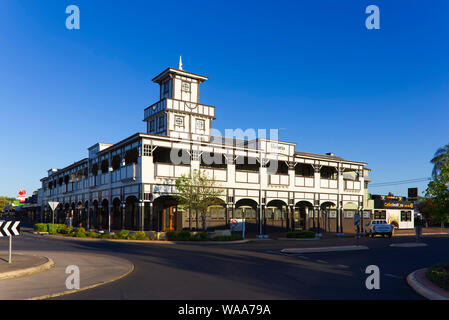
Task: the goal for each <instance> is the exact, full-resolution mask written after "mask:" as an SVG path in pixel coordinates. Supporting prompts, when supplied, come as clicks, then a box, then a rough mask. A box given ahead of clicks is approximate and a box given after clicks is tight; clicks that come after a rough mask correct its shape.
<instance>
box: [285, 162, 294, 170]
mask: <svg viewBox="0 0 449 320" xmlns="http://www.w3.org/2000/svg"><path fill="white" fill-rule="evenodd" d="M285 163H286V164H287V166H288V170H295V166H296V162H295V161H285Z"/></svg>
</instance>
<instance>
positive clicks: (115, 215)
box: [111, 198, 123, 230]
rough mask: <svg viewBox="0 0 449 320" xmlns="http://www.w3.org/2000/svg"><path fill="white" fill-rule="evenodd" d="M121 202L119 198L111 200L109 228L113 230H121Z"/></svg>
mask: <svg viewBox="0 0 449 320" xmlns="http://www.w3.org/2000/svg"><path fill="white" fill-rule="evenodd" d="M120 204H121V201H120V199H119V198H114V200H112V215H111V228H112V229H113V230H121V229H123V220H122V210H121V208H120Z"/></svg>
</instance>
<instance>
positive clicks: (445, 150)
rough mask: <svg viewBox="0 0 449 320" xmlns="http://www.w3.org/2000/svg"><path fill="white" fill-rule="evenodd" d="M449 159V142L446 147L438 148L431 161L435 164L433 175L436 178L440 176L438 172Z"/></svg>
mask: <svg viewBox="0 0 449 320" xmlns="http://www.w3.org/2000/svg"><path fill="white" fill-rule="evenodd" d="M448 160H449V144H447V145H445V146H444V147H441V148H438V150H437V151H436V152H435V154H434V155H433V158H432V160H430V162H431V163H432V164H433V170H432V177H433V178H435V177H437V176H438V173H439V172H440V170H441V167H442V166H443V164H445V163H446V161H448Z"/></svg>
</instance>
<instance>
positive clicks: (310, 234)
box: [285, 230, 315, 238]
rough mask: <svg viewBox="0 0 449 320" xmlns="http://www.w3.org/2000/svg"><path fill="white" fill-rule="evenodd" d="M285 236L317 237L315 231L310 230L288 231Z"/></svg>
mask: <svg viewBox="0 0 449 320" xmlns="http://www.w3.org/2000/svg"><path fill="white" fill-rule="evenodd" d="M285 236H286V237H287V238H315V232H313V231H308V230H304V231H296V232H287V233H286V235H285Z"/></svg>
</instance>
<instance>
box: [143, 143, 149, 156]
mask: <svg viewBox="0 0 449 320" xmlns="http://www.w3.org/2000/svg"><path fill="white" fill-rule="evenodd" d="M143 155H144V156H145V157H150V156H151V145H149V144H144V145H143Z"/></svg>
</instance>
